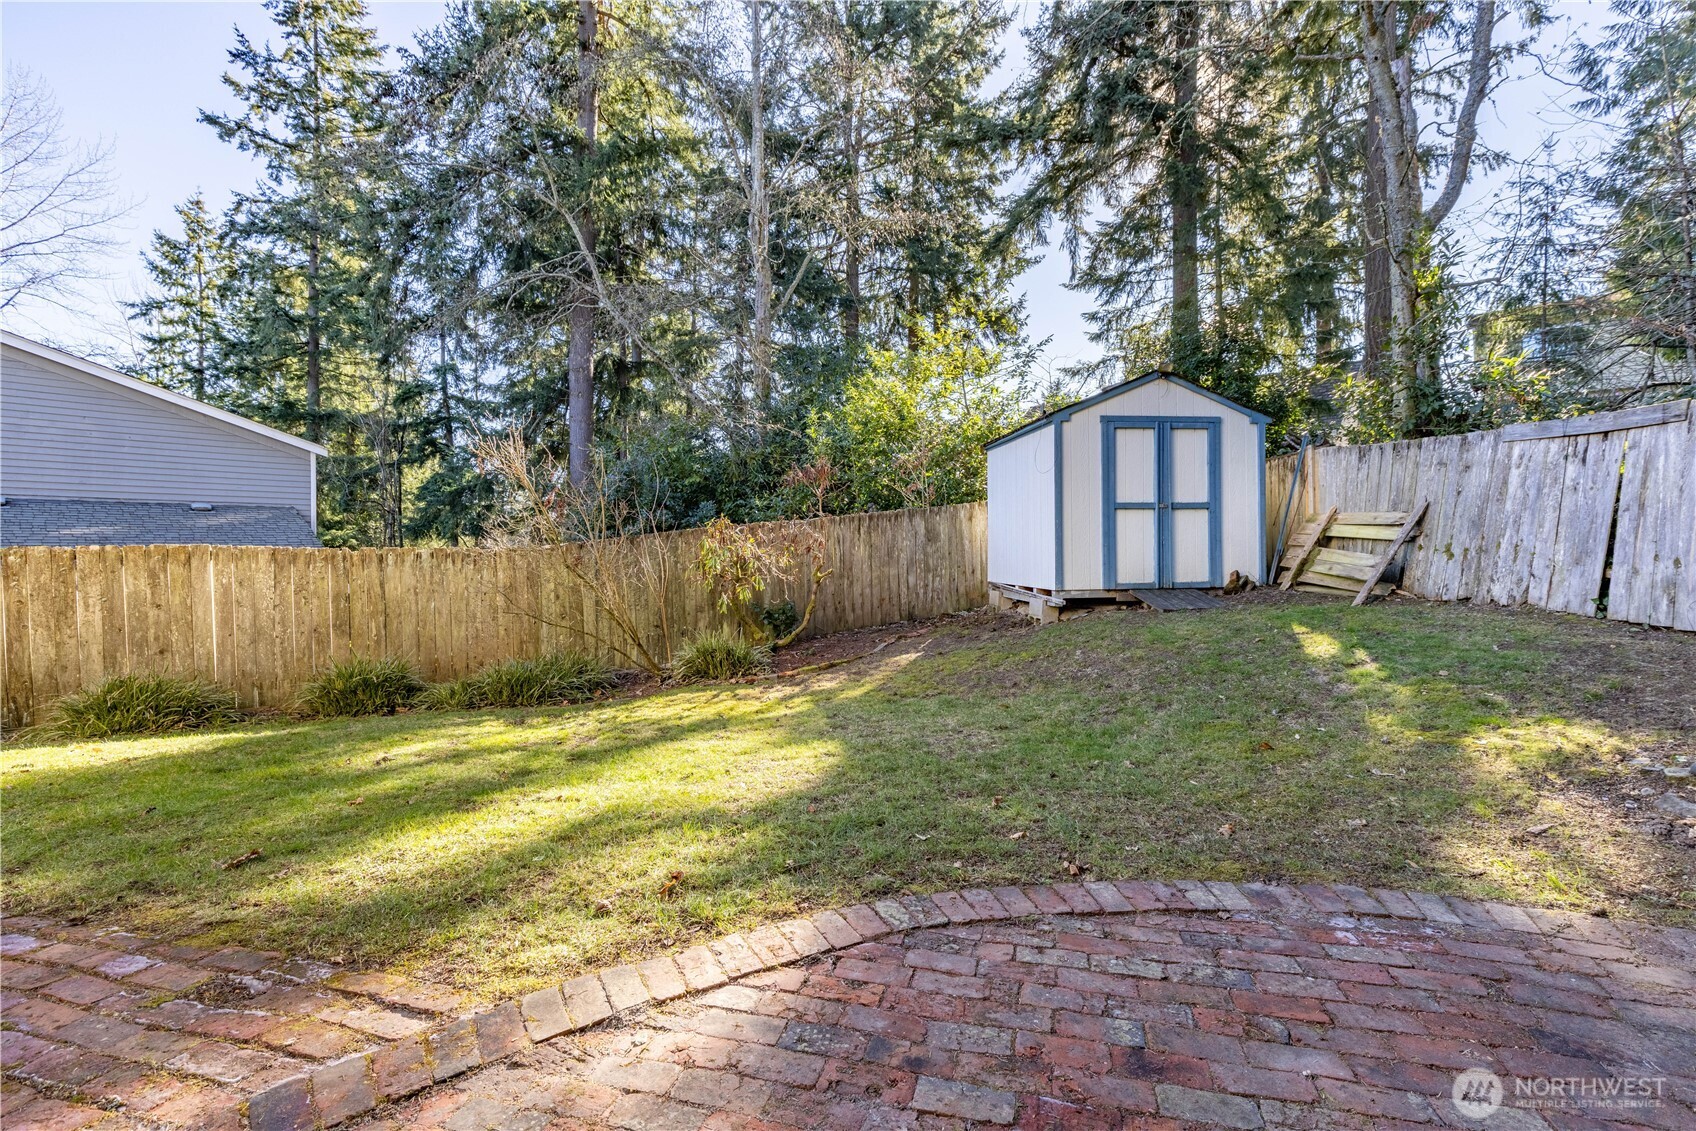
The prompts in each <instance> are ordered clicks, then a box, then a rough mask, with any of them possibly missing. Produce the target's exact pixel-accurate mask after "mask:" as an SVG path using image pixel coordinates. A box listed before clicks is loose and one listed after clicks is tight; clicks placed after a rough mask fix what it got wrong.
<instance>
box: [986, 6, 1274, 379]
mask: <svg viewBox="0 0 1696 1131" xmlns="http://www.w3.org/2000/svg"><path fill="white" fill-rule="evenodd" d="M1234 31H1235V15H1234V12H1233V10H1232V8H1230V7H1229V6H1226V5H1204V4H1201V3H1199V2H1196V0H1178V2H1176V3H1168V4H1134V5H1124V4H1118V3H1113V2H1110V0H1060V2H1058V3H1056V4H1054V5H1053V6H1052V7H1050V8H1049V9H1048V11H1047V12H1046V14H1045V15H1044V18H1043V20H1042V22H1041V23H1040V24H1039V25H1038V26H1037V28H1036V29H1035V30H1034V31H1033V33H1032V35H1031V55H1032V62H1033V73H1032V74H1031V76H1030V77H1029V79H1028V80H1027V81H1026V83H1025V84H1024V85H1023V86H1022V87H1021V89H1020V91H1019V101H1020V104H1021V111H1022V126H1023V136H1024V148H1025V151H1026V153H1027V154H1028V156H1029V158H1030V160H1031V163H1032V165H1033V167H1034V168H1033V174H1032V177H1031V181H1030V185H1029V187H1028V188H1027V189H1026V190H1025V191H1024V193H1023V194H1021V195H1020V197H1019V198H1018V199H1017V200H1016V201H1015V202H1014V204H1013V207H1012V213H1011V217H1010V227H1011V229H1012V230H1013V231H1017V232H1020V233H1022V234H1024V235H1026V236H1027V237H1030V238H1034V239H1041V238H1042V237H1043V233H1044V231H1045V229H1046V227H1047V225H1048V224H1049V223H1051V222H1053V221H1055V220H1058V221H1060V222H1062V223H1063V224H1064V225H1065V243H1066V246H1067V248H1068V250H1070V251H1071V252H1072V254H1073V256H1074V262H1076V263H1078V265H1079V266H1078V276H1079V278H1078V282H1079V284H1080V285H1081V286H1084V287H1086V288H1088V289H1090V290H1093V291H1095V292H1096V293H1097V295H1098V296H1100V298H1101V299H1102V301H1103V302H1104V303H1105V304H1106V305H1107V306H1108V307H1109V308H1113V307H1120V306H1123V305H1126V304H1128V305H1130V306H1132V307H1133V308H1141V307H1143V306H1144V305H1145V304H1147V303H1149V302H1151V301H1156V300H1157V299H1158V298H1160V297H1163V298H1164V299H1165V303H1164V305H1165V307H1166V310H1167V318H1168V327H1169V330H1168V334H1167V350H1166V353H1167V356H1168V357H1169V358H1170V360H1171V364H1172V365H1173V366H1174V367H1175V368H1176V369H1177V370H1178V371H1179V372H1180V373H1185V374H1188V375H1190V376H1192V377H1193V376H1196V375H1197V373H1198V370H1199V368H1200V366H1201V353H1202V349H1203V341H1202V296H1201V289H1200V273H1201V265H1202V260H1203V249H1202V246H1201V244H1202V233H1201V219H1202V210H1203V208H1204V207H1205V206H1206V204H1207V201H1208V199H1209V196H1210V193H1211V192H1212V191H1213V189H1214V185H1213V181H1214V180H1215V179H1216V176H1217V171H1218V169H1219V167H1220V166H1221V165H1222V164H1223V163H1224V161H1226V160H1227V159H1228V155H1229V152H1230V150H1231V148H1232V146H1233V144H1234V143H1235V139H1234V137H1233V134H1234V132H1235V131H1236V129H1238V128H1240V127H1239V125H1238V120H1237V116H1236V115H1235V114H1234V111H1235V110H1237V109H1238V107H1236V106H1234V105H1231V103H1232V102H1233V101H1235V99H1234V98H1230V97H1227V98H1219V97H1217V96H1215V97H1214V98H1213V99H1211V103H1212V104H1211V105H1209V100H1206V99H1204V98H1203V97H1202V96H1201V89H1202V81H1203V77H1204V76H1203V73H1202V72H1203V58H1204V54H1205V55H1207V56H1209V62H1210V64H1211V65H1210V66H1209V67H1208V68H1207V70H1208V73H1207V75H1206V76H1205V77H1206V81H1207V83H1208V85H1209V86H1210V87H1212V86H1216V85H1222V86H1225V87H1229V88H1231V92H1232V93H1233V94H1234V93H1235V92H1236V88H1237V86H1238V85H1239V84H1238V81H1237V80H1238V75H1239V74H1240V71H1241V70H1243V69H1246V67H1247V61H1246V60H1244V59H1242V58H1240V57H1236V58H1230V57H1229V55H1228V54H1227V52H1226V50H1225V45H1226V42H1227V41H1228V40H1229V38H1230V37H1231V36H1232V35H1233V34H1234ZM1204 48H1205V50H1204ZM1102 206H1105V207H1106V208H1107V209H1110V210H1111V211H1112V213H1113V214H1111V215H1110V216H1109V217H1108V218H1107V219H1106V220H1105V221H1104V222H1103V223H1102V224H1101V225H1100V226H1099V228H1097V229H1096V230H1094V231H1089V230H1088V227H1089V222H1090V218H1091V216H1092V214H1093V211H1094V210H1095V209H1097V208H1098V207H1102ZM1086 245H1087V246H1086ZM1080 252H1081V253H1082V254H1081V256H1080ZM1161 266H1165V267H1166V268H1167V274H1166V278H1165V286H1164V288H1162V286H1161V280H1160V279H1159V277H1158V274H1157V272H1158V271H1159V269H1160V267H1161ZM1162 290H1163V291H1164V293H1163V294H1162ZM1116 321H1117V319H1115V317H1114V314H1113V313H1112V312H1111V309H1110V310H1109V312H1108V313H1107V314H1106V315H1105V317H1103V318H1102V319H1101V322H1102V324H1103V326H1104V328H1105V329H1106V330H1108V331H1109V333H1112V332H1113V330H1114V328H1115V322H1116ZM1123 329H1124V327H1123V326H1122V324H1121V325H1120V326H1119V331H1120V335H1121V336H1122V332H1123ZM1114 344H1115V345H1118V344H1120V343H1118V342H1115V343H1114Z"/></svg>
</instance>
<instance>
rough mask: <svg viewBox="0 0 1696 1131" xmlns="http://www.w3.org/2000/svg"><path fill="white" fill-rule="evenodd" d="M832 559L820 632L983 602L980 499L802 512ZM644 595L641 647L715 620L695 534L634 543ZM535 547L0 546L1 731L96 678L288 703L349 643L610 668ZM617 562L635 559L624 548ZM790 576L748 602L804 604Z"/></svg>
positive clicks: (585, 602) (387, 650) (579, 591)
mask: <svg viewBox="0 0 1696 1131" xmlns="http://www.w3.org/2000/svg"><path fill="white" fill-rule="evenodd" d="M814 524H815V525H817V526H818V527H820V528H821V531H822V534H823V535H824V539H825V545H826V546H827V548H828V549H827V552H828V554H829V558H830V564H831V566H832V568H833V570H834V572H833V573H832V575H831V577H830V578H829V580H827V581H826V582H825V586H824V589H823V591H822V593H821V595H820V598H819V604H818V609H817V611H816V612H815V613H814V616H813V625H812V631H813V632H815V633H824V632H837V631H841V630H843V629H850V628H863V627H866V626H869V625H875V624H888V623H892V622H895V621H900V620H911V619H914V618H917V617H927V616H935V615H938V614H940V613H947V612H954V611H957V610H960V609H968V608H976V607H977V606H979V605H982V604H984V603H985V601H987V599H988V593H987V585H986V578H985V571H986V554H985V549H984V547H985V542H986V533H987V525H986V515H985V511H984V507H983V505H982V504H981V503H979V504H971V505H965V506H953V507H932V508H928V509H915V510H904V511H891V512H887V513H882V514H866V515H843V516H840V517H833V518H825V519H818V520H815V523H814ZM643 541H645V542H650V543H651V544H652V545H653V546H654V547H655V548H657V549H658V550H659V551H660V552H659V553H657V554H655V555H652V557H651V559H650V560H654V561H658V562H660V563H661V564H662V565H663V567H664V569H665V572H666V575H667V576H666V583H665V585H664V587H663V590H662V591H661V592H658V593H648V592H647V591H646V590H645V589H644V587H643V586H641V585H639V584H633V585H632V590H631V592H632V598H633V599H632V602H631V606H632V613H633V614H634V616H635V618H636V622H637V623H638V624H639V625H640V626H641V627H642V630H643V631H644V633H645V634H646V636H647V639H646V644H647V646H648V647H650V648H653V649H658V648H659V647H660V641H661V639H662V637H663V635H664V633H663V628H662V626H663V625H665V624H669V625H670V626H671V631H672V638H673V639H674V641H677V642H681V641H682V639H683V638H685V637H686V636H688V635H690V634H692V633H694V632H697V631H700V630H701V629H703V628H706V627H709V626H712V625H717V624H719V623H721V622H722V621H723V619H724V618H723V617H722V616H721V614H720V613H719V611H718V609H717V608H716V607H715V603H714V602H713V600H712V598H711V596H710V594H708V593H707V592H706V590H705V588H704V586H703V584H702V582H701V581H700V579H699V578H698V577H697V576H696V575H695V573H694V572H693V570H694V562H695V557H696V553H697V551H698V549H699V546H700V533H699V532H698V531H687V530H686V531H679V532H676V533H671V534H660V535H655V536H653V538H652V539H645V540H643ZM567 552H569V551H560V550H550V549H511V550H470V549H445V548H430V549H417V550H357V551H352V552H349V551H345V550H291V549H270V548H265V547H242V546H125V547H116V546H88V547H80V548H77V549H59V548H53V547H28V548H14V549H8V550H5V551H0V634H3V635H4V641H3V647H0V663H3V664H4V672H3V673H0V680H3V688H4V690H3V700H0V708H3V712H4V718H5V722H6V725H8V726H19V725H25V724H28V723H30V722H32V721H37V720H38V719H39V717H40V713H41V710H42V708H43V707H45V706H46V705H47V704H49V703H51V702H52V701H53V700H54V699H56V698H58V697H60V696H62V695H66V694H69V693H70V692H72V691H76V690H78V689H79V688H81V687H84V686H87V685H89V684H92V683H96V682H98V681H100V680H102V679H105V678H107V677H108V676H113V675H122V674H128V673H169V674H178V675H192V676H199V677H201V678H204V679H212V680H216V681H218V682H220V683H223V684H226V685H227V686H229V687H231V688H233V689H235V691H236V693H237V694H238V695H239V696H240V697H241V701H242V702H243V703H244V704H245V705H248V706H282V705H285V704H287V703H288V702H290V701H291V700H292V699H293V698H294V697H295V695H296V694H297V693H298V692H299V690H300V687H301V685H302V684H303V683H304V682H306V681H307V680H308V679H310V678H311V676H312V673H314V672H315V671H318V670H320V669H322V668H323V667H324V666H325V665H327V664H329V663H330V662H331V661H332V660H339V659H346V658H347V657H349V656H351V655H355V654H358V655H362V656H373V657H375V656H384V655H398V656H404V657H406V658H407V659H410V660H412V661H413V662H415V663H416V664H417V665H418V667H419V669H420V670H421V672H422V673H423V674H424V675H425V677H426V678H428V679H448V678H453V677H456V676H462V675H468V674H470V673H472V672H474V671H476V670H477V669H478V668H480V667H482V666H484V665H486V664H489V663H492V662H495V661H498V660H505V659H511V658H513V657H522V656H535V655H539V654H541V653H543V652H547V651H552V650H558V649H567V648H574V649H582V650H584V651H588V652H591V653H594V654H597V655H600V656H601V657H603V658H604V659H607V660H609V661H612V662H613V663H616V664H619V665H628V664H629V660H628V659H627V658H625V657H624V656H622V655H619V654H618V652H617V650H616V648H615V647H614V644H615V643H616V641H617V634H616V632H615V630H614V627H613V624H612V622H611V620H610V619H609V618H608V617H607V616H606V613H605V611H604V610H602V609H601V608H600V607H599V606H598V605H597V603H596V601H595V599H594V597H593V595H592V594H591V593H590V592H589V591H588V590H587V589H586V587H584V586H583V585H582V584H581V583H579V582H577V581H575V580H574V579H573V578H572V577H571V576H570V575H569V574H567V573H566V572H565V570H564V569H562V568H561V567H560V562H561V558H560V555H561V554H562V553H567ZM615 552H619V553H622V554H624V555H625V556H624V557H621V558H620V559H619V562H620V563H621V565H622V563H624V562H626V561H628V562H629V563H630V566H629V570H628V571H627V572H626V576H629V577H632V578H634V576H635V574H636V572H637V567H636V565H635V563H636V561H637V553H636V551H635V550H633V549H631V548H629V547H620V548H619V549H618V550H617V551H615ZM807 588H808V587H807V584H806V582H805V580H804V579H794V580H791V581H789V582H778V583H776V584H773V585H772V586H771V587H770V589H769V590H768V593H767V600H768V601H772V602H779V601H783V600H792V601H794V602H795V603H796V604H797V606H800V605H801V604H803V603H804V602H805V600H806V593H807Z"/></svg>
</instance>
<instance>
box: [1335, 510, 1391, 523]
mask: <svg viewBox="0 0 1696 1131" xmlns="http://www.w3.org/2000/svg"><path fill="white" fill-rule="evenodd" d="M1407 515H1408V512H1406V511H1353V512H1351V513H1347V514H1340V515H1338V516H1337V521H1338V522H1340V523H1342V524H1343V525H1345V526H1400V525H1401V524H1402V523H1404V522H1406V521H1407Z"/></svg>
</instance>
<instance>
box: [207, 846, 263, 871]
mask: <svg viewBox="0 0 1696 1131" xmlns="http://www.w3.org/2000/svg"><path fill="white" fill-rule="evenodd" d="M263 855H265V854H264V853H263V852H260V851H259V850H258V849H257V848H255V849H254V850H253V851H252V852H244V853H242V854H241V855H240V856H237V857H236V858H235V859H233V860H226V861H224V862H223V863H222V864H220V865H218V867H220V868H222V869H223V870H224V871H226V872H228V871H229V870H230V869H231V868H239V867H241V866H242V865H243V864H251V863H253V862H254V861H255V860H257V859H259V858H260V857H261V856H263Z"/></svg>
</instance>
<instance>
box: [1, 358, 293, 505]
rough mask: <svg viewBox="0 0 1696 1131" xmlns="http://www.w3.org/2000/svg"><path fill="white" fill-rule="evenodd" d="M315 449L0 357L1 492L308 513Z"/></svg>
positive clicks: (45, 365)
mask: <svg viewBox="0 0 1696 1131" xmlns="http://www.w3.org/2000/svg"><path fill="white" fill-rule="evenodd" d="M312 460H313V456H312V453H311V452H309V451H305V450H303V449H300V448H295V447H291V446H290V445H288V444H284V443H280V442H278V441H276V440H271V439H267V438H266V437H264V436H260V435H256V434H254V433H252V432H248V431H246V430H245V429H242V428H238V427H236V426H235V425H232V424H226V423H224V422H223V421H221V420H214V419H212V418H210V417H207V416H203V415H201V414H200V413H198V412H195V411H193V410H191V409H186V408H178V407H177V406H175V405H172V404H167V403H166V402H164V401H160V400H157V399H155V398H154V397H151V396H148V395H147V394H145V393H139V392H135V391H133V390H131V389H126V388H123V387H122V386H119V385H115V384H113V383H111V382H109V381H103V380H101V379H100V378H98V377H91V376H87V375H85V374H81V373H77V372H75V371H73V370H69V369H67V368H65V367H63V366H60V365H57V364H54V363H52V362H49V361H44V360H40V359H37V358H34V357H30V356H26V355H24V354H21V353H19V352H17V351H15V350H10V349H7V350H5V351H4V352H3V354H0V494H5V495H15V496H19V497H28V498H41V499H130V500H137V501H150V502H167V503H189V502H208V503H248V504H257V505H271V506H292V507H294V508H296V509H297V510H299V511H300V512H301V514H303V515H310V514H312V513H313V511H312Z"/></svg>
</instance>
